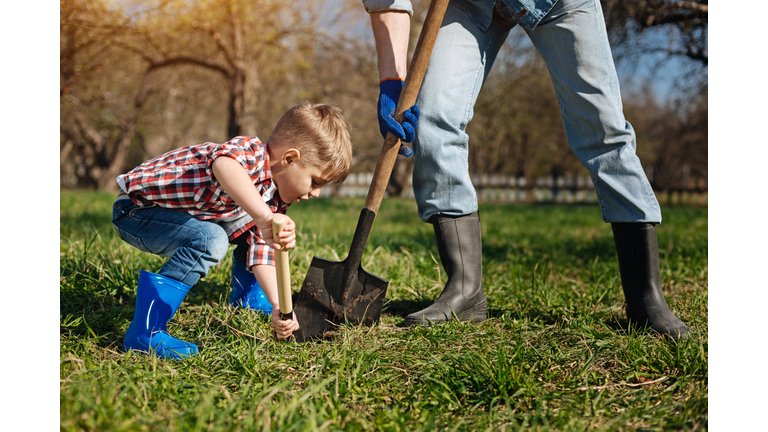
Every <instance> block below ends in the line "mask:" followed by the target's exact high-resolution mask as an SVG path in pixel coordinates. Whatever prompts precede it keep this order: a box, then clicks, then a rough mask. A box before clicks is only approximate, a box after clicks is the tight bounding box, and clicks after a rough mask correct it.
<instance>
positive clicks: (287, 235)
mask: <svg viewBox="0 0 768 432" xmlns="http://www.w3.org/2000/svg"><path fill="white" fill-rule="evenodd" d="M273 217H274V215H273ZM285 217H286V219H287V220H288V223H287V224H285V228H283V230H282V231H280V233H279V234H278V235H277V238H274V234H273V233H272V218H271V217H270V218H269V220H268V221H265V222H263V223H262V224H259V230H261V236H262V240H264V242H265V243H267V245H268V246H269V247H271V248H272V249H282V247H281V245H285V248H286V249H293V248H294V247H296V224H295V223H294V222H293V219H291V218H290V217H288V215H285Z"/></svg>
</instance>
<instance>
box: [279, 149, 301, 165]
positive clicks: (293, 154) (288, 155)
mask: <svg viewBox="0 0 768 432" xmlns="http://www.w3.org/2000/svg"><path fill="white" fill-rule="evenodd" d="M300 160H301V152H300V151H299V149H296V148H289V149H287V150H286V151H284V152H283V157H282V158H281V159H280V162H281V163H282V165H283V166H287V165H290V164H292V163H294V162H296V161H300Z"/></svg>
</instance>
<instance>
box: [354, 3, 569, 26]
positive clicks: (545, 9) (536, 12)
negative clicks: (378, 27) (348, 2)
mask: <svg viewBox="0 0 768 432" xmlns="http://www.w3.org/2000/svg"><path fill="white" fill-rule="evenodd" d="M499 1H501V2H503V3H504V4H506V5H507V6H509V8H510V9H512V10H513V11H515V13H516V14H517V16H518V18H520V22H522V23H523V24H524V25H526V26H528V27H530V28H535V27H536V25H538V24H539V21H541V20H542V18H544V16H545V15H547V13H549V11H550V10H552V8H553V7H554V6H555V4H556V3H557V2H558V0H499ZM451 2H452V3H454V4H455V5H456V6H458V7H460V8H461V9H463V10H465V11H466V12H467V14H468V15H469V17H470V18H471V19H472V21H474V23H475V24H477V26H478V27H480V29H482V30H483V31H485V30H487V29H488V26H489V25H491V19H493V5H494V4H495V3H496V0H451ZM363 4H364V5H365V10H366V11H368V13H372V12H381V11H385V10H399V11H405V12H408V13H409V14H410V15H411V16H413V6H412V5H411V1H410V0H363Z"/></svg>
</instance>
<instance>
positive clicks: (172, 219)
mask: <svg viewBox="0 0 768 432" xmlns="http://www.w3.org/2000/svg"><path fill="white" fill-rule="evenodd" d="M348 129H349V126H348V124H347V122H346V120H345V119H344V117H343V116H342V114H341V110H339V109H338V108H337V107H335V106H332V105H322V104H317V105H313V104H310V103H308V102H305V103H303V104H301V105H298V106H296V107H293V108H291V109H290V110H288V111H287V112H286V113H285V114H284V115H283V116H282V117H281V118H280V120H279V121H278V123H277V125H276V126H275V130H274V132H273V134H272V136H270V138H269V140H268V142H267V143H266V144H262V143H261V141H259V139H258V138H256V137H235V138H233V139H231V140H230V141H228V142H226V143H224V144H214V143H205V144H201V145H195V146H189V147H184V148H180V149H176V150H173V151H171V152H168V153H165V154H163V155H161V156H158V157H156V158H154V159H151V160H149V161H147V162H144V163H143V164H141V165H140V166H138V167H136V168H134V169H133V170H131V171H129V172H128V173H126V174H123V175H120V176H118V178H117V181H118V183H119V184H120V188H121V192H120V195H119V196H118V198H117V201H115V204H114V206H113V216H112V224H113V226H114V227H115V230H116V231H117V233H118V235H119V236H120V238H121V239H123V240H124V241H125V242H127V243H128V244H130V245H132V246H134V247H136V248H138V249H140V250H143V251H145V252H150V253H154V254H157V255H162V256H167V257H170V259H169V260H168V261H167V262H166V263H165V264H164V265H163V267H162V268H161V269H160V270H159V271H158V273H157V274H154V273H150V272H147V271H142V272H141V275H140V277H139V284H138V288H137V291H136V309H135V312H134V317H133V322H131V325H130V327H129V328H128V331H127V333H126V336H125V340H124V343H123V348H124V349H125V350H126V351H128V350H137V351H142V352H146V353H149V352H155V353H156V355H157V356H159V357H161V358H173V359H180V358H184V357H191V356H193V355H195V354H197V353H198V348H197V345H195V344H193V343H190V342H186V341H183V340H180V339H177V338H174V337H173V336H171V335H170V334H169V333H168V331H167V327H166V325H167V323H168V321H170V319H171V318H172V317H173V315H174V314H175V313H176V310H177V309H178V308H179V306H180V304H181V302H182V301H183V300H184V296H185V295H186V294H187V292H188V291H189V289H190V288H191V287H192V285H194V284H195V283H196V282H197V281H198V280H199V279H200V278H201V277H203V276H205V275H206V274H207V273H208V270H209V269H210V268H211V267H213V266H214V265H216V264H218V263H219V261H221V260H222V259H223V258H224V256H225V255H226V253H227V249H228V246H229V244H230V243H235V244H237V247H236V249H235V251H234V253H233V265H232V269H233V273H232V281H233V292H232V296H230V303H233V304H236V305H242V306H243V307H246V308H250V309H257V310H261V311H267V310H269V309H271V314H272V321H271V325H272V328H273V329H274V330H275V334H276V336H277V338H278V339H285V338H287V337H289V336H290V335H291V334H292V333H293V332H294V331H296V330H298V328H299V326H298V323H297V322H296V320H295V317H294V319H293V320H280V319H279V317H280V311H279V308H278V297H277V277H276V274H275V268H274V252H273V250H272V249H279V248H280V247H281V244H282V245H283V247H286V248H288V249H292V248H293V247H294V246H295V243H296V234H295V228H296V225H295V224H294V222H293V221H292V220H290V218H289V219H288V224H287V226H286V227H285V229H284V230H283V231H282V232H281V233H279V234H275V233H273V232H272V217H273V214H274V213H283V214H285V212H286V210H287V208H288V206H290V205H291V204H292V203H294V202H299V201H301V200H302V199H305V200H306V199H309V198H310V197H312V198H316V197H318V196H319V194H320V189H321V188H322V187H323V185H325V184H327V183H329V182H332V181H336V182H342V181H344V179H345V178H346V176H347V174H348V173H349V168H350V165H351V159H352V144H351V142H350V139H349V131H348ZM241 260H242V262H240V261H241ZM246 268H247V269H248V270H244V269H246ZM262 288H263V293H262ZM265 295H266V300H268V302H265V303H267V304H266V305H261V306H262V307H255V306H254V301H255V303H256V304H258V298H259V297H262V298H263V297H264V296H265ZM254 299H255V300H254Z"/></svg>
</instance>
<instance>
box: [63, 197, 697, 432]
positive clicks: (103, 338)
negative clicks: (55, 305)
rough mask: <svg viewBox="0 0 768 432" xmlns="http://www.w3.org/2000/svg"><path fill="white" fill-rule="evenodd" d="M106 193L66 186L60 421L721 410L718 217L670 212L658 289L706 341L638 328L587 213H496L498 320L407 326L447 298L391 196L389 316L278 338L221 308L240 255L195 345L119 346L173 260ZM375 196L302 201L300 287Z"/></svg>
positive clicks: (194, 318)
mask: <svg viewBox="0 0 768 432" xmlns="http://www.w3.org/2000/svg"><path fill="white" fill-rule="evenodd" d="M113 199H114V197H113V196H112V195H111V194H105V193H97V192H68V191H62V192H61V208H60V239H59V243H60V275H61V277H60V334H61V336H60V379H61V384H60V419H61V430H67V431H70V430H71V431H82V430H93V431H107V430H208V431H241V430H264V431H266V430H295V431H313V430H331V431H340V430H349V431H358V430H359V431H363V430H388V431H389V430H391V431H432V430H478V431H480V430H482V431H485V430H487V431H499V430H509V431H512V430H519V429H521V428H525V429H526V430H527V429H530V430H574V431H576V430H578V431H583V430H637V429H646V430H661V429H683V430H701V429H704V428H705V427H706V426H707V422H708V396H707V391H708V366H707V362H708V337H707V333H708V327H707V319H708V316H707V315H708V307H707V290H708V270H707V266H708V260H707V253H708V252H707V209H706V208H670V209H665V210H664V223H663V224H662V225H660V226H659V229H658V233H659V246H660V249H661V261H662V281H663V284H664V289H665V294H666V295H667V300H668V303H669V305H670V308H671V309H672V310H673V311H674V312H675V313H676V314H677V315H678V316H679V317H680V318H681V319H683V320H684V321H685V322H686V323H687V324H688V326H689V327H691V328H692V329H694V330H695V331H696V332H697V333H696V334H695V335H694V336H693V337H692V338H690V339H689V340H687V341H684V342H680V343H675V342H670V341H668V340H664V339H661V338H658V337H656V336H654V335H652V334H650V333H645V332H638V331H627V330H626V320H625V318H624V312H623V301H624V300H623V296H622V294H621V285H620V279H619V275H618V265H617V263H616V259H615V251H614V248H613V239H612V236H611V230H610V226H609V225H607V224H605V223H603V222H601V221H600V218H599V211H598V209H597V208H596V207H592V206H572V207H566V206H517V205H483V206H481V208H480V217H481V221H482V226H483V252H484V257H483V269H484V272H483V273H484V287H485V291H486V293H487V296H488V300H489V315H490V318H489V320H488V321H486V322H484V323H480V324H466V323H459V322H451V323H446V324H444V325H441V326H437V327H435V328H430V329H425V328H413V329H405V328H402V327H400V326H399V324H401V323H402V320H403V316H404V315H405V314H407V313H410V312H412V311H414V310H418V309H419V308H421V307H423V306H426V305H428V304H429V303H430V302H431V301H432V300H434V299H435V298H436V297H437V295H439V293H440V290H441V289H442V286H443V284H444V283H445V277H446V276H445V272H444V271H443V270H442V268H441V267H440V266H439V258H438V253H437V247H436V245H435V243H434V238H433V232H432V226H431V225H429V224H425V223H423V222H421V221H419V220H418V218H417V217H416V207H415V204H414V203H413V202H412V201H402V200H395V199H391V200H385V201H384V202H383V204H382V206H381V211H380V213H379V215H378V217H377V219H376V222H375V224H374V226H373V229H372V232H371V235H370V237H369V240H368V243H367V247H366V251H365V254H364V256H363V266H364V268H365V269H366V270H367V271H368V272H370V273H373V274H376V275H378V276H381V277H383V278H385V279H388V280H389V282H390V285H389V290H388V293H387V302H386V304H385V308H384V314H383V316H382V320H381V323H380V324H379V325H378V326H375V327H371V328H369V327H362V328H358V327H343V328H340V329H339V330H338V331H337V332H336V335H335V339H333V340H330V341H324V342H315V343H309V344H295V343H278V342H276V341H274V340H273V339H272V338H271V337H270V329H269V324H268V322H267V320H266V318H264V317H262V316H260V315H256V314H253V313H249V312H244V311H241V310H235V309H232V308H231V307H229V306H227V304H226V299H227V297H228V295H229V289H230V288H229V272H230V271H231V262H230V261H229V260H230V258H229V257H228V258H226V259H225V260H224V261H223V262H221V263H220V264H219V265H217V266H216V267H214V268H213V269H212V271H211V272H210V274H209V275H208V276H206V277H205V278H204V279H202V280H201V281H200V282H199V283H198V284H197V285H196V286H195V287H193V289H192V291H191V292H190V294H189V295H188V296H187V299H186V300H185V302H184V303H183V304H182V306H181V308H180V309H179V311H178V313H177V314H176V316H175V317H174V318H173V320H172V321H171V323H170V324H169V331H170V332H171V333H172V334H174V335H175V336H177V337H180V338H182V339H185V340H190V341H193V342H195V343H196V344H198V345H199V346H200V349H201V354H200V356H198V357H196V358H193V359H190V360H187V361H166V360H159V359H156V358H154V357H148V356H145V355H142V354H137V353H125V352H123V351H122V350H121V346H122V337H123V335H124V333H125V331H126V329H127V328H128V325H129V324H130V321H131V319H132V318H133V308H134V301H135V288H136V283H137V280H138V274H139V271H140V270H149V271H156V270H157V269H159V268H160V266H161V265H162V263H163V262H164V259H163V258H161V257H156V256H152V255H150V254H146V253H142V252H140V251H138V250H136V249H133V248H131V247H130V246H128V245H127V244H125V243H123V242H122V241H121V240H120V239H119V238H117V236H116V234H115V232H114V230H113V229H112V227H111V204H112V201H113ZM362 207H363V201H362V200H325V199H318V200H313V201H310V202H307V203H302V204H300V205H297V206H294V207H292V208H291V209H290V211H289V215H290V216H291V217H292V218H293V219H294V220H295V221H296V224H297V238H298V240H297V247H296V249H294V250H293V251H292V253H291V278H292V281H293V287H294V290H298V288H299V287H300V285H301V282H302V281H303V279H304V276H305V275H306V272H307V269H308V268H309V264H310V261H311V259H312V257H313V256H320V257H323V258H328V259H334V260H343V259H344V258H345V257H346V256H347V253H348V249H349V246H350V243H351V239H352V235H353V233H354V229H355V225H356V223H357V219H358V216H359V212H360V209H361V208H362Z"/></svg>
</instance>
